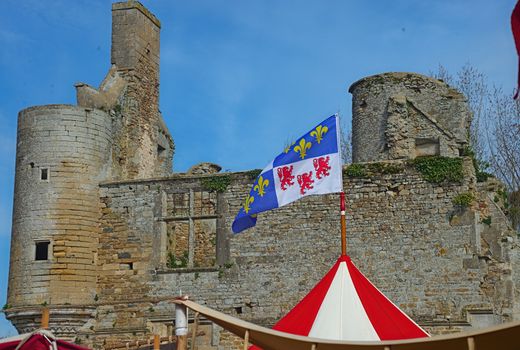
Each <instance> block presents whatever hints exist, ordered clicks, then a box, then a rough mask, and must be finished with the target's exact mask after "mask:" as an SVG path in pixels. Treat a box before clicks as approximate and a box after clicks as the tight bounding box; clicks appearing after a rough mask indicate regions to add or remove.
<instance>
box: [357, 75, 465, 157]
mask: <svg viewBox="0 0 520 350" xmlns="http://www.w3.org/2000/svg"><path fill="white" fill-rule="evenodd" d="M349 92H350V93H352V159H353V161H354V162H371V161H379V160H388V159H409V158H415V157H417V156H427V155H441V156H447V157H456V156H459V155H460V154H461V151H462V150H463V149H464V147H465V146H466V145H467V142H468V140H467V130H468V128H469V123H470V121H471V113H470V111H469V109H468V106H467V103H466V99H465V97H464V95H462V94H461V93H460V92H458V91H456V90H455V89H452V88H450V87H449V86H448V85H447V84H445V83H444V82H442V81H440V80H437V79H433V78H430V77H426V76H423V75H420V74H415V73H384V74H378V75H373V76H370V77H366V78H363V79H361V80H359V81H357V82H355V83H354V84H352V86H351V87H350V88H349Z"/></svg>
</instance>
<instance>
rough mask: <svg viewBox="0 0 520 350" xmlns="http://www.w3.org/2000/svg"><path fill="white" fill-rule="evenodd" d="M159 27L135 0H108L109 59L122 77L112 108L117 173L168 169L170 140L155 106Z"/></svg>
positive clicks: (131, 175)
mask: <svg viewBox="0 0 520 350" xmlns="http://www.w3.org/2000/svg"><path fill="white" fill-rule="evenodd" d="M160 29H161V23H160V22H159V20H158V19H157V18H156V17H155V16H154V15H153V14H152V13H150V12H149V11H148V10H147V9H146V8H145V7H144V6H143V5H141V4H140V3H139V2H137V1H128V2H120V3H114V4H113V5H112V51H111V63H112V64H114V65H115V66H116V67H117V69H118V71H119V73H120V74H121V75H122V76H123V77H124V79H125V80H126V81H127V82H128V85H127V87H126V89H125V91H124V92H123V94H122V96H121V99H120V100H121V103H120V105H118V108H117V111H116V114H117V119H118V121H119V122H118V123H116V129H115V135H114V136H115V138H116V142H115V143H116V144H117V145H118V147H117V148H116V149H115V153H116V157H115V158H117V162H115V163H114V168H115V169H117V178H118V179H134V178H149V177H154V176H166V175H169V174H170V173H171V169H172V159H173V152H174V145H173V141H172V138H171V136H170V133H169V131H168V128H167V127H166V124H165V123H164V121H163V119H162V116H161V113H160V111H159V52H160Z"/></svg>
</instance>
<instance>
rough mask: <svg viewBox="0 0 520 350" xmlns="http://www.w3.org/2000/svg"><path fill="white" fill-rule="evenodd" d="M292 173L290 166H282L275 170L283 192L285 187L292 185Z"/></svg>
mask: <svg viewBox="0 0 520 350" xmlns="http://www.w3.org/2000/svg"><path fill="white" fill-rule="evenodd" d="M292 171H293V166H292V165H291V166H284V167H281V168H278V169H277V170H276V172H277V173H278V178H279V179H280V187H281V188H282V190H283V191H285V190H286V189H287V187H290V186H292V185H294V182H293V180H294V175H293V174H292Z"/></svg>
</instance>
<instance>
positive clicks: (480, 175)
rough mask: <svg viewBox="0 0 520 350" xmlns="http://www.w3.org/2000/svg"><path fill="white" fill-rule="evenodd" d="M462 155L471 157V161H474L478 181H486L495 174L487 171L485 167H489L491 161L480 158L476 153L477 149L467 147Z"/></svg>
mask: <svg viewBox="0 0 520 350" xmlns="http://www.w3.org/2000/svg"><path fill="white" fill-rule="evenodd" d="M462 155H463V156H467V157H470V158H471V161H472V162H473V167H475V176H476V177H477V182H485V181H487V179H489V178H490V177H494V176H493V174H490V173H488V172H486V171H485V169H488V168H489V163H488V162H484V161H482V160H478V159H477V157H476V155H475V151H473V149H472V148H471V147H469V146H467V147H465V148H464V150H463V152H462Z"/></svg>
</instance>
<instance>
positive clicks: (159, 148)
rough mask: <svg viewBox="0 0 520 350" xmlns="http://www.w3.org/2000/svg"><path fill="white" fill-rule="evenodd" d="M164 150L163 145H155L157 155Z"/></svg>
mask: <svg viewBox="0 0 520 350" xmlns="http://www.w3.org/2000/svg"><path fill="white" fill-rule="evenodd" d="M165 150H166V148H164V147H163V146H161V145H157V154H158V155H161V154H162V153H163V152H164V151H165Z"/></svg>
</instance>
